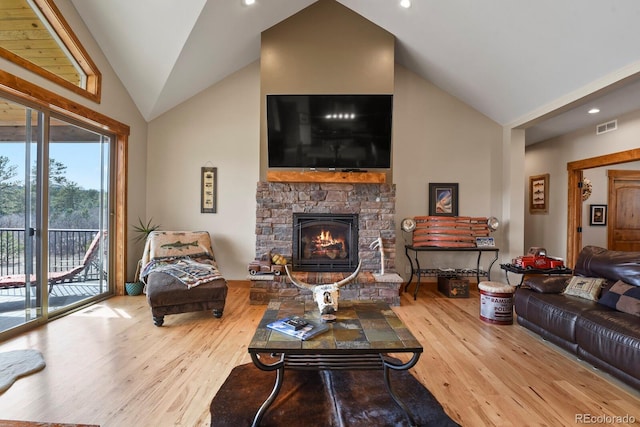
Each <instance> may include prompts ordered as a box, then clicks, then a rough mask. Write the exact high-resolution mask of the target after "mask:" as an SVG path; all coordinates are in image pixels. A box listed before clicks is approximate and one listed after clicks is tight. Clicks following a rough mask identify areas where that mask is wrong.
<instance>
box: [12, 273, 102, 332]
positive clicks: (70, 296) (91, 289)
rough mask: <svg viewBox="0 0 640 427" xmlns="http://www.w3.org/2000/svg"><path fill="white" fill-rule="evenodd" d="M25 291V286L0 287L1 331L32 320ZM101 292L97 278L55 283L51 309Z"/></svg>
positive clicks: (50, 302) (50, 296) (51, 295)
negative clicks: (27, 308)
mask: <svg viewBox="0 0 640 427" xmlns="http://www.w3.org/2000/svg"><path fill="white" fill-rule="evenodd" d="M103 286H106V284H103ZM25 292H26V288H25V287H19V288H0V331H3V330H7V329H10V328H13V327H15V326H18V325H21V324H23V323H25V322H26V321H28V320H32V319H27V318H26V315H27V313H26V310H25V308H24V307H25ZM100 293H104V290H101V289H100V282H99V281H97V280H90V281H86V282H73V283H60V284H57V285H54V286H53V290H52V291H51V293H50V294H49V311H52V310H55V309H57V308H60V307H65V306H69V305H72V304H74V303H76V302H78V301H81V300H83V299H88V298H91V297H94V296H96V295H99V294H100ZM32 298H33V296H32Z"/></svg>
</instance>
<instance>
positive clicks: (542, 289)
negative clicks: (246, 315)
mask: <svg viewBox="0 0 640 427" xmlns="http://www.w3.org/2000/svg"><path fill="white" fill-rule="evenodd" d="M568 282H569V278H568V277H562V276H529V277H525V278H524V281H523V282H522V287H523V288H525V289H532V290H534V291H536V292H539V293H541V294H559V293H562V291H564V289H565V288H566V287H567V283H568Z"/></svg>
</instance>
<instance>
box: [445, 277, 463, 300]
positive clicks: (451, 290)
mask: <svg viewBox="0 0 640 427" xmlns="http://www.w3.org/2000/svg"><path fill="white" fill-rule="evenodd" d="M438 291H440V292H442V293H443V294H445V295H446V296H447V297H449V298H469V280H467V279H461V278H459V277H443V276H439V277H438Z"/></svg>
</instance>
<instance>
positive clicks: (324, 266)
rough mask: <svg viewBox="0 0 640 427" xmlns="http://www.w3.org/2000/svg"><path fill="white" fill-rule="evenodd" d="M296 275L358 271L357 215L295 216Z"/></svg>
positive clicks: (294, 262)
mask: <svg viewBox="0 0 640 427" xmlns="http://www.w3.org/2000/svg"><path fill="white" fill-rule="evenodd" d="M292 265H293V270H294V271H322V272H341V271H349V272H352V271H355V269H356V267H357V265H358V215H357V214H318V213H294V214H293V251H292Z"/></svg>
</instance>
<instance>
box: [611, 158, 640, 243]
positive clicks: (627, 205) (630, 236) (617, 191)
mask: <svg viewBox="0 0 640 427" xmlns="http://www.w3.org/2000/svg"><path fill="white" fill-rule="evenodd" d="M607 175H608V176H609V213H608V217H609V218H608V224H607V234H608V249H610V250H616V251H640V171H632V170H627V171H624V170H609V171H607Z"/></svg>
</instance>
